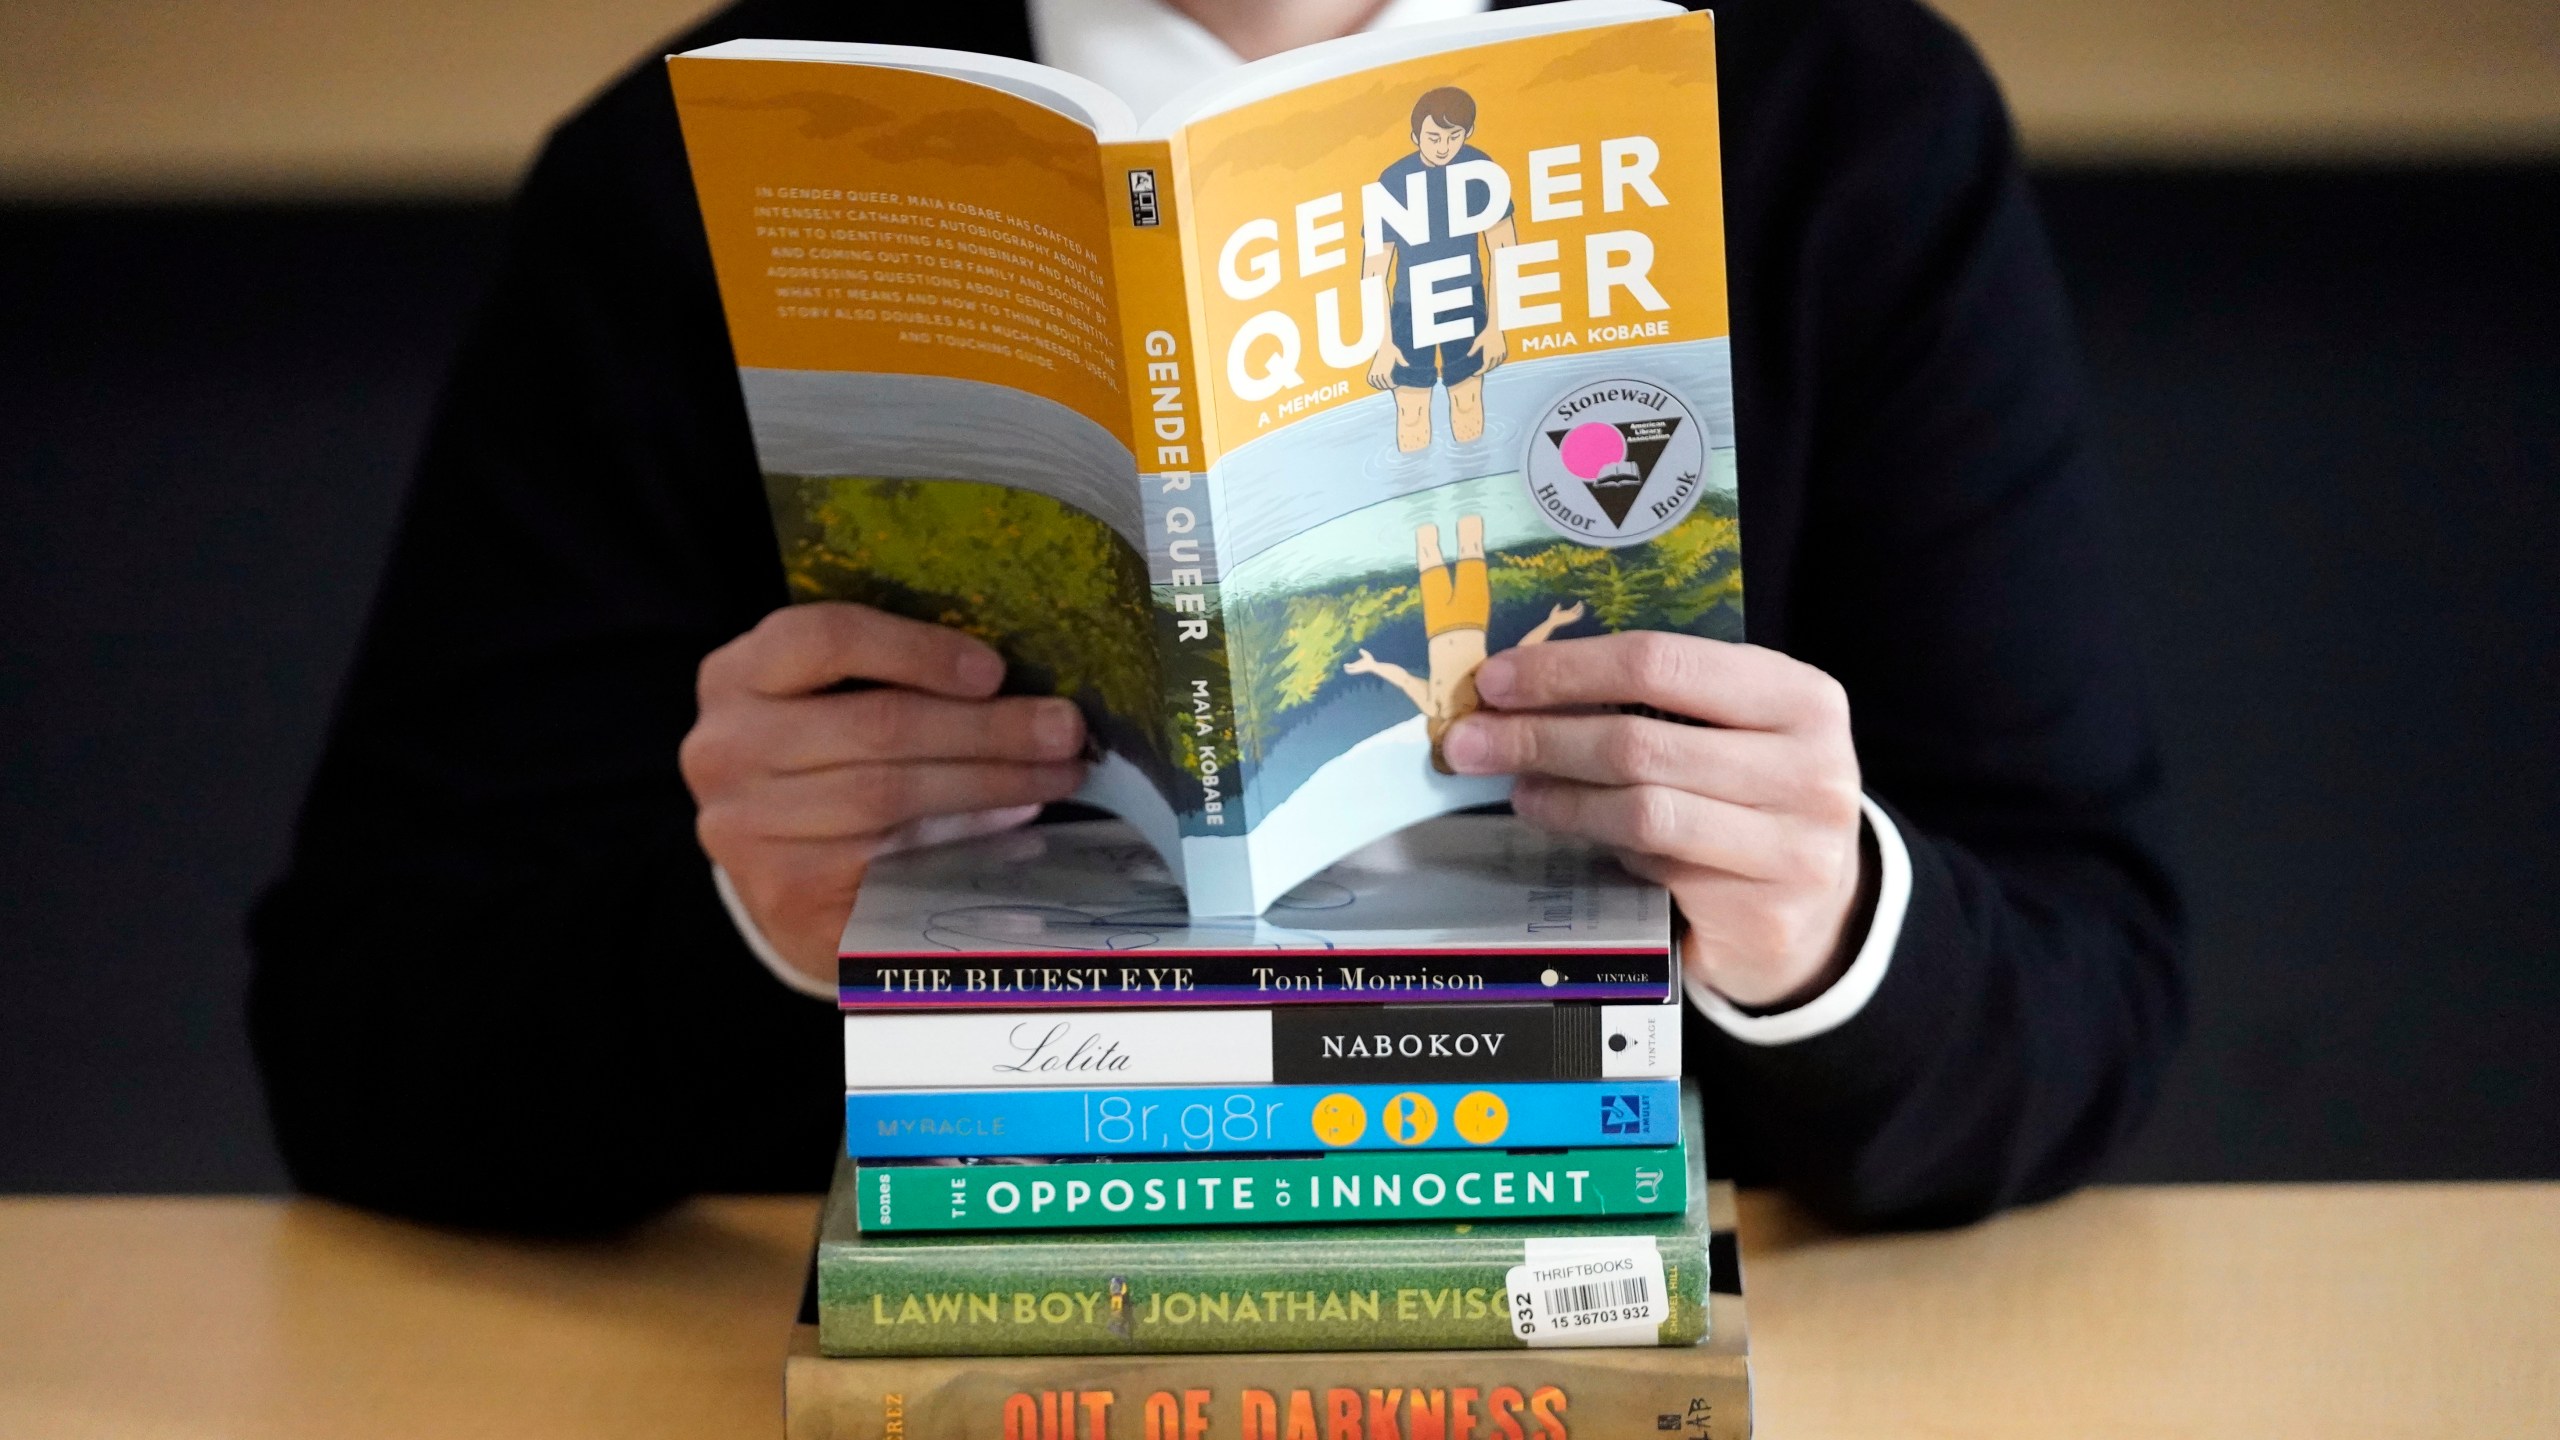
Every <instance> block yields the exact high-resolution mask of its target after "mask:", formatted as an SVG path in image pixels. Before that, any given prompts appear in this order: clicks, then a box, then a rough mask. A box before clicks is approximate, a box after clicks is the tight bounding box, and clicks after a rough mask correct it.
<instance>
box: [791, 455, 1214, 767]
mask: <svg viewBox="0 0 2560 1440" xmlns="http://www.w3.org/2000/svg"><path fill="white" fill-rule="evenodd" d="M765 487H766V495H767V498H768V500H770V502H771V504H772V509H773V518H774V531H775V535H776V538H777V539H778V540H779V541H780V543H781V548H782V569H783V576H784V578H785V580H786V581H787V582H788V583H789V585H790V587H791V598H793V599H794V600H847V601H853V602H856V603H859V604H864V605H871V606H876V607H878V608H880V609H883V610H887V611H890V612H892V613H894V614H899V615H905V616H908V617H910V618H912V619H917V620H930V621H932V622H934V623H936V624H940V625H949V626H953V627H955V628H957V629H960V630H965V631H967V632H969V633H970V634H972V635H975V636H978V637H979V638H980V639H983V640H985V641H987V642H988V643H989V644H991V645H994V646H995V647H996V648H997V649H998V650H1000V651H1002V652H1003V653H1004V656H1005V658H1006V659H1007V660H1008V661H1011V662H1012V663H1013V664H1014V665H1015V666H1017V667H1020V670H1021V671H1023V672H1027V673H1022V674H1019V675H1018V679H1020V680H1024V681H1028V682H1030V683H1031V684H1033V685H1036V686H1039V687H1041V688H1046V689H1050V690H1053V691H1054V692H1055V693H1057V694H1061V695H1068V696H1073V697H1076V698H1078V699H1080V700H1084V701H1086V702H1087V703H1088V704H1091V705H1099V706H1100V707H1101V708H1102V709H1104V710H1105V711H1107V712H1109V714H1110V715H1111V716H1112V717H1113V718H1114V719H1116V720H1117V721H1119V722H1121V723H1122V724H1123V725H1125V726H1127V727H1128V728H1129V729H1130V730H1131V731H1132V732H1134V733H1136V734H1138V735H1141V736H1143V737H1145V739H1146V741H1147V743H1148V746H1149V748H1150V749H1156V750H1161V749H1162V748H1163V737H1164V725H1165V714H1164V710H1163V708H1162V700H1161V698H1160V697H1161V695H1162V689H1161V678H1160V675H1159V673H1158V666H1157V661H1156V644H1155V634H1154V628H1155V623H1156V620H1155V614H1154V610H1155V607H1154V605H1153V603H1152V602H1151V600H1150V598H1149V596H1148V593H1147V570H1146V560H1145V558H1144V557H1143V556H1141V555H1139V553H1138V552H1137V551H1136V550H1135V549H1134V548H1132V547H1131V546H1130V545H1129V543H1128V542H1127V541H1126V540H1123V539H1122V538H1121V537H1120V536H1119V534H1118V533H1117V532H1115V531H1113V530H1112V529H1111V527H1110V526H1108V525H1105V524H1103V523H1102V522H1101V521H1099V520H1097V519H1095V518H1094V517H1092V516H1091V515H1088V514H1086V513H1084V512H1083V511H1081V510H1078V509H1075V508H1074V507H1072V506H1069V505H1066V504H1063V503H1061V502H1059V501H1057V500H1053V499H1051V498H1050V497H1048V496H1046V495H1042V494H1040V493H1039V492H1037V491H1032V490H1017V489H1013V488H1010V487H1008V486H1003V485H988V484H983V483H980V482H977V481H970V480H879V479H871V478H867V477H864V476H856V475H825V476H801V475H769V476H767V477H765Z"/></svg>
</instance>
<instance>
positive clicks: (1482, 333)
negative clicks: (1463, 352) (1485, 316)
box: [1467, 325, 1511, 375]
mask: <svg viewBox="0 0 2560 1440" xmlns="http://www.w3.org/2000/svg"><path fill="white" fill-rule="evenodd" d="M1467 353H1469V354H1471V355H1481V356H1483V357H1484V369H1485V370H1491V369H1493V368H1494V367H1495V366H1497V365H1500V364H1501V363H1502V362H1503V361H1505V360H1508V359H1510V358H1511V342H1510V341H1508V340H1506V339H1504V338H1502V327H1501V326H1499V325H1487V326H1486V327H1484V328H1483V329H1482V330H1479V331H1477V332H1476V341H1475V343H1474V344H1472V345H1470V346H1468V347H1467ZM1476 373H1477V374H1479V375H1481V374H1483V373H1484V370H1479V371H1477V372H1476Z"/></svg>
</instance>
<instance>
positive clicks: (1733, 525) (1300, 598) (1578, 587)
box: [1226, 496, 1742, 760]
mask: <svg viewBox="0 0 2560 1440" xmlns="http://www.w3.org/2000/svg"><path fill="white" fill-rule="evenodd" d="M1492 560H1493V563H1492V565H1491V567H1490V573H1489V576H1488V578H1489V579H1490V580H1491V582H1492V586H1493V598H1494V604H1495V607H1496V608H1495V615H1496V628H1497V629H1500V628H1501V615H1502V610H1503V608H1504V607H1506V606H1515V605H1516V606H1519V607H1521V609H1522V610H1524V611H1533V612H1534V613H1531V614H1529V615H1528V617H1527V618H1526V619H1524V620H1522V621H1521V622H1520V625H1519V626H1518V627H1515V629H1514V631H1513V633H1517V629H1518V628H1525V627H1526V625H1527V624H1529V623H1532V622H1534V621H1535V620H1536V619H1538V618H1540V617H1543V616H1544V615H1545V613H1546V610H1547V607H1549V606H1550V605H1562V604H1569V603H1571V602H1573V601H1576V600H1579V601H1581V602H1582V603H1583V604H1585V605H1587V606H1588V607H1590V615H1589V617H1588V618H1587V619H1586V620H1585V621H1584V622H1583V624H1581V625H1579V626H1576V627H1574V629H1572V630H1570V631H1567V632H1566V634H1567V635H1568V636H1570V635H1574V634H1586V635H1587V634H1592V633H1595V630H1596V629H1605V630H1685V631H1688V632H1690V633H1692V634H1698V635H1706V636H1710V637H1713V638H1715V639H1720V640H1739V639H1741V638H1742V539H1741V527H1740V523H1739V521H1738V519H1737V517H1736V516H1735V514H1734V511H1733V506H1732V502H1730V501H1729V500H1724V499H1723V498H1722V497H1720V496H1711V497H1709V498H1708V499H1707V500H1706V501H1705V502H1703V503H1701V504H1700V505H1699V507H1698V508H1697V509H1696V510H1695V511H1693V512H1691V514H1690V516H1689V518H1688V519H1686V520H1683V521H1682V522H1680V524H1678V525H1677V526H1675V527H1673V528H1672V529H1671V530H1670V531H1668V532H1667V533H1665V534H1663V535H1662V536H1660V537H1658V538H1656V539H1654V540H1651V541H1649V542H1647V543H1645V544H1642V545H1633V546H1629V547H1627V548H1625V549H1620V550H1606V549H1600V548H1598V547H1595V546H1590V545H1579V544H1575V543H1574V542H1572V541H1569V540H1558V541H1556V542H1555V543H1553V544H1551V545H1546V546H1542V547H1540V548H1538V549H1535V550H1524V551H1504V552H1497V553H1496V554H1495V555H1494V556H1493V557H1492ZM1421 606H1422V596H1421V591H1420V588H1419V586H1418V585H1417V584H1416V583H1415V581H1414V579H1413V577H1412V576H1410V575H1406V576H1402V577H1393V578H1391V577H1386V576H1379V575H1370V576H1365V577H1362V578H1361V579H1359V580H1356V581H1353V582H1350V583H1348V584H1345V585H1341V586H1337V587H1335V588H1333V589H1330V590H1319V591H1310V592H1304V593H1300V594H1294V595H1274V596H1268V597H1264V598H1261V599H1257V600H1254V601H1251V602H1249V603H1246V604H1242V605H1235V604H1231V605H1229V607H1228V609H1227V616H1226V619H1227V637H1228V640H1229V643H1230V645H1231V646H1232V648H1233V650H1234V654H1235V675H1234V681H1235V699H1236V712H1237V713H1236V729H1237V734H1238V738H1239V740H1240V742H1241V743H1242V745H1243V751H1244V754H1245V756H1246V757H1247V758H1248V759H1254V760H1259V759H1260V758H1262V756H1263V755H1264V753H1265V752H1266V751H1267V749H1268V747H1269V745H1270V743H1271V741H1272V740H1273V739H1274V738H1275V737H1276V736H1277V735H1278V733H1279V730H1280V728H1281V727H1282V726H1283V725H1285V724H1286V723H1287V720H1288V716H1289V712H1291V711H1293V710H1296V709H1299V708H1300V707H1302V706H1305V705H1308V704H1309V703H1311V702H1313V701H1314V700H1315V699H1316V697H1317V694H1318V693H1319V692H1320V691H1322V690H1323V689H1324V688H1325V686H1326V685H1327V684H1328V683H1330V682H1332V681H1334V680H1337V679H1339V678H1341V676H1342V666H1343V664H1344V662H1345V661H1347V660H1349V659H1350V658H1351V657H1352V656H1353V655H1354V654H1356V653H1357V652H1358V651H1359V649H1360V648H1361V647H1362V646H1364V645H1374V643H1375V640H1376V637H1377V636H1378V634H1379V633H1380V632H1381V631H1383V630H1384V629H1386V628H1387V627H1388V626H1389V625H1391V624H1393V623H1395V622H1396V621H1399V620H1403V619H1405V618H1406V617H1407V616H1418V614H1419V612H1420V610H1421ZM1417 623H1418V620H1417Z"/></svg>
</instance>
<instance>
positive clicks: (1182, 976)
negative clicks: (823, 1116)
mask: <svg viewBox="0 0 2560 1440" xmlns="http://www.w3.org/2000/svg"><path fill="white" fill-rule="evenodd" d="M837 950H838V957H839V958H838V962H837V996H838V1001H839V1003H840V1004H841V1005H842V1006H843V1008H845V1009H847V1010H898V1009H907V1010H975V1009H1010V1010H1030V1009H1043V1008H1057V1009H1062V1010H1066V1009H1074V1010H1090V1009H1095V1008H1109V1007H1114V1006H1142V1007H1156V1006H1169V1005H1188V1006H1264V1005H1318V1004H1342V1003H1344V1002H1354V1003H1363V1004H1370V1003H1374V1004H1391V1003H1396V1002H1420V1001H1432V1002H1454V1001H1465V1002H1498V1001H1548V1002H1561V1001H1609V1002H1621V1003H1645V1004H1665V1003H1668V1002H1671V1001H1673V1000H1676V999H1677V998H1678V990H1677V985H1678V970H1677V966H1676V964H1675V961H1674V958H1673V952H1672V908H1671V898H1670V895H1669V893H1668V892H1666V891H1665V890H1664V889H1663V888H1662V887H1661V886H1659V885H1656V884H1653V883H1652V882H1650V881H1647V880H1642V879H1639V878H1637V877H1636V876H1633V875H1631V874H1629V873H1627V871H1626V870H1625V869H1624V868H1622V867H1621V866H1620V865H1619V864H1618V862H1617V861H1616V860H1615V859H1614V858H1612V857H1611V856H1610V855H1609V853H1608V852H1607V851H1605V850H1603V849H1602V848H1600V847H1598V846H1595V845H1591V844H1588V843H1585V842H1583V841H1580V840H1576V839H1572V838H1570V837H1566V836H1559V835H1554V834H1550V833H1548V832H1545V831H1541V830H1539V829H1537V828H1536V827H1534V826H1531V825H1529V824H1527V823H1525V822H1523V821H1521V820H1520V819H1518V818H1517V817H1515V816H1509V815H1447V816H1442V817H1439V818H1437V819H1434V820H1428V821H1424V822H1423V823H1421V824H1418V825H1415V826H1413V827H1412V828H1410V829H1407V830H1404V831H1401V832H1399V833H1397V834H1394V835H1390V836H1388V837H1386V838H1385V839H1382V840H1378V841H1375V842H1372V843H1371V844H1369V845H1367V846H1365V847H1363V848H1362V849H1360V850H1358V851H1355V852H1354V853H1352V854H1351V855H1348V856H1346V857H1344V858H1343V859H1341V860H1340V861H1337V862H1336V863H1334V864H1333V865H1331V866H1329V867H1327V868H1326V869H1325V870H1324V871H1322V872H1321V873H1319V874H1317V875H1315V876H1312V877H1310V878H1308V879H1307V880H1305V881H1303V882H1301V883H1300V884H1298V885H1297V886H1296V887H1295V888H1293V889H1292V890H1290V892H1289V893H1288V894H1286V895H1284V896H1282V897H1281V898H1280V900H1279V901H1278V902H1277V903H1276V904H1274V905H1273V906H1272V907H1271V909H1270V910H1269V911H1268V912H1266V913H1264V914H1262V915H1259V916H1240V917H1215V916H1199V915H1193V914H1190V913H1189V912H1188V911H1187V910H1185V908H1184V907H1183V904H1182V897H1181V892H1180V890H1179V888H1178V887H1176V886H1175V885H1174V883H1173V880H1172V877H1171V876H1170V874H1168V873H1167V871H1166V869H1165V867H1164V862H1163V860H1162V858H1161V857H1160V856H1159V855H1158V854H1157V852H1156V851H1155V849H1154V848H1153V847H1152V846H1150V845H1148V844H1147V843H1146V841H1145V840H1144V838H1142V837H1141V836H1140V835H1138V834H1137V832H1136V830H1135V829H1134V827H1131V826H1129V825H1128V824H1126V823H1125V822H1121V821H1112V820H1087V821H1074V822H1070V823H1066V824H1058V825H1036V826H1031V827H1028V828H1025V829H1022V830H1016V831H1010V832H1007V833H1005V834H1001V835H992V836H986V837H983V838H980V839H977V840H971V841H964V842H961V843H957V844H952V845H940V846H935V847H932V848H930V849H923V850H910V851H905V852H901V853H899V854H895V855H889V856H885V857H883V858H881V859H880V860H879V861H877V862H876V863H874V864H873V865H872V866H871V868H870V869H869V870H868V871H867V872H865V874H864V876H863V883H862V892H861V894H860V895H859V896H857V897H856V899H855V901H854V907H853V913H852V915H851V916H850V917H849V918H848V919H847V920H846V922H845V928H844V933H843V935H842V937H841V939H840V941H839V943H838V945H837Z"/></svg>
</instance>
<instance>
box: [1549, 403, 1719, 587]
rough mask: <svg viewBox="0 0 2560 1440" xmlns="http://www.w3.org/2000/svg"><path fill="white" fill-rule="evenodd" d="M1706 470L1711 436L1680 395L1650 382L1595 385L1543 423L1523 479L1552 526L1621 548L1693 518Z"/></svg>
mask: <svg viewBox="0 0 2560 1440" xmlns="http://www.w3.org/2000/svg"><path fill="white" fill-rule="evenodd" d="M1706 468H1707V438H1706V432H1705V430H1704V429H1702V428H1701V427H1700V426H1699V424H1698V418H1697V416H1695V415H1693V414H1691V413H1690V411H1689V407H1688V405H1687V404H1685V403H1684V402H1683V401H1682V400H1681V399H1680V397H1679V396H1677V395H1674V394H1672V393H1671V392H1670V391H1668V390H1665V389H1663V388H1662V387H1661V386H1659V385H1655V384H1651V383H1649V382H1647V381H1643V380H1596V381H1593V382H1592V383H1591V384H1588V385H1583V386H1580V387H1578V388H1576V389H1573V390H1569V391H1567V392H1565V394H1563V395H1562V396H1559V397H1558V398H1557V400H1556V402H1555V403H1554V404H1552V405H1550V406H1548V407H1547V408H1546V410H1545V411H1544V412H1543V413H1541V414H1540V415H1539V416H1538V422H1537V424H1536V426H1535V427H1533V429H1532V430H1531V432H1530V435H1529V453H1528V454H1527V455H1526V456H1525V457H1523V458H1522V460H1521V464H1520V473H1521V475H1522V477H1523V478H1524V479H1525V480H1526V481H1527V483H1528V486H1529V498H1530V499H1532V500H1534V501H1536V502H1537V506H1538V511H1539V513H1540V514H1542V515H1544V516H1546V517H1547V523H1548V524H1549V525H1552V526H1554V527H1555V528H1556V529H1557V530H1559V531H1562V532H1563V533H1564V534H1567V535H1570V536H1572V537H1573V538H1575V539H1577V540H1580V541H1582V542H1583V543H1584V544H1586V545H1606V546H1613V547H1614V546H1619V545H1635V544H1640V543H1642V542H1644V541H1647V540H1650V539H1652V538H1654V537H1655V536H1657V535H1660V534H1661V533H1662V532H1664V531H1665V530H1668V529H1670V528H1671V527H1672V526H1674V525H1677V524H1679V523H1680V522H1681V521H1682V520H1683V519H1685V518H1686V517H1687V516H1688V514H1689V512H1690V511H1691V510H1693V509H1695V508H1696V507H1697V504H1698V494H1699V492H1700V490H1701V489H1702V488H1703V483H1702V482H1703V481H1704V480H1705V478H1706Z"/></svg>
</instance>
